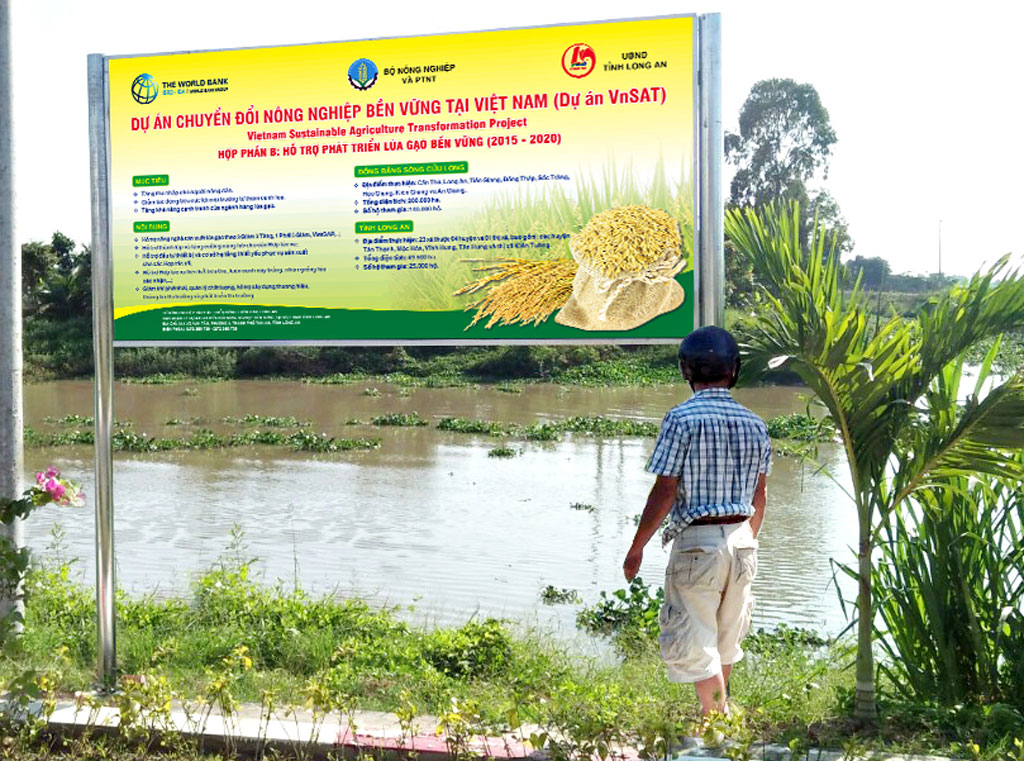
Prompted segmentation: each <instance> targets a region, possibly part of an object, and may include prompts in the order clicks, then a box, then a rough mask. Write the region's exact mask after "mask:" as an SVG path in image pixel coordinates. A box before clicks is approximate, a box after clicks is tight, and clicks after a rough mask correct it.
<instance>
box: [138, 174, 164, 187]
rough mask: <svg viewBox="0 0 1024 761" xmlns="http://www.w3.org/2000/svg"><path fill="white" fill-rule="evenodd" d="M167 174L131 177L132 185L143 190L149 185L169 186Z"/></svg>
mask: <svg viewBox="0 0 1024 761" xmlns="http://www.w3.org/2000/svg"><path fill="white" fill-rule="evenodd" d="M170 184H171V176H170V175H169V174H137V175H135V176H134V177H132V185H133V186H134V187H136V188H144V187H147V186H150V185H170Z"/></svg>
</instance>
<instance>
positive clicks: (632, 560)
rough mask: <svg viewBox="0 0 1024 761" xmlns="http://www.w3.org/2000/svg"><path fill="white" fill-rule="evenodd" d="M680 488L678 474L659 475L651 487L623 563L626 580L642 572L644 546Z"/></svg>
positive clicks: (666, 513)
mask: <svg viewBox="0 0 1024 761" xmlns="http://www.w3.org/2000/svg"><path fill="white" fill-rule="evenodd" d="M678 489H679V477H678V476H658V479H657V480H656V481H655V482H654V486H652V487H651V493H650V494H649V495H648V496H647V505H646V506H645V507H644V512H643V515H641V516H640V525H639V526H637V528H636V536H635V537H634V538H633V545H632V546H631V547H630V548H629V552H627V553H626V561H625V562H624V563H623V564H622V572H623V573H624V574H625V576H626V581H632V580H633V579H634V578H635V577H636V575H637V574H638V573H639V572H640V564H641V563H642V562H643V559H644V547H645V546H646V545H647V542H649V541H650V540H651V537H652V536H654V533H655V532H656V531H657V530H658V526H660V525H661V522H662V521H663V520H665V516H666V515H668V513H669V510H671V509H672V504H673V503H674V502H675V501H676V491H677V490H678Z"/></svg>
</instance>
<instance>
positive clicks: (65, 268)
mask: <svg viewBox="0 0 1024 761" xmlns="http://www.w3.org/2000/svg"><path fill="white" fill-rule="evenodd" d="M76 249H77V244H76V243H75V241H73V240H72V239H71V238H69V237H68V236H66V235H64V234H63V233H61V232H59V231H58V232H55V233H54V234H53V237H52V238H51V240H50V242H49V243H42V242H40V241H30V242H29V243H25V244H23V245H22V247H21V254H22V259H21V262H22V264H21V272H22V289H23V299H24V309H25V312H26V313H28V314H33V313H36V312H39V313H41V314H46V315H48V316H50V317H53V318H55V319H67V318H69V317H73V316H81V315H83V314H84V315H88V314H89V312H90V311H91V309H92V252H91V251H90V250H89V247H88V246H82V248H81V250H76Z"/></svg>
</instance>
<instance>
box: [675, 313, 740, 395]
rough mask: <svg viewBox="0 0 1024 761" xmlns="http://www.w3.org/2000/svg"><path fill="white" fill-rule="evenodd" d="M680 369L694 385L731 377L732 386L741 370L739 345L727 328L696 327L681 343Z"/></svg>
mask: <svg viewBox="0 0 1024 761" xmlns="http://www.w3.org/2000/svg"><path fill="white" fill-rule="evenodd" d="M679 369H680V371H681V372H682V373H683V377H684V378H685V379H686V380H687V382H689V384H690V385H691V386H692V385H693V384H694V383H716V382H718V381H721V380H725V379H726V378H729V379H730V383H729V388H732V387H733V386H735V385H736V378H737V377H738V376H739V374H740V347H739V345H738V344H737V343H736V339H735V338H733V337H732V334H731V333H730V332H729V331H728V330H725V329H723V328H718V327H715V326H714V325H708V326H707V327H704V328H697V330H695V331H693V332H692V333H690V335H688V336H687V337H686V338H684V339H683V341H682V343H680V344H679Z"/></svg>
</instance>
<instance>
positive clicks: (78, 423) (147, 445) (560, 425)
mask: <svg viewBox="0 0 1024 761" xmlns="http://www.w3.org/2000/svg"><path fill="white" fill-rule="evenodd" d="M44 422H45V423H47V424H48V425H50V426H52V427H53V428H54V429H53V430H36V429H35V428H32V427H29V426H26V427H25V434H24V436H25V446H27V447H60V446H75V445H83V446H91V445H92V444H93V429H92V418H90V417H84V416H81V415H65V416H64V417H61V418H46V419H44ZM208 422H209V421H208V420H206V419H205V418H192V419H190V420H179V419H176V418H175V419H171V420H168V421H166V422H165V425H166V426H168V427H184V428H191V429H192V430H191V432H190V433H189V435H188V436H153V435H150V434H148V433H139V432H137V431H136V430H135V427H134V424H133V423H132V422H131V421H125V420H121V421H116V422H115V428H114V432H113V435H112V441H113V446H114V451H117V452H169V451H180V450H204V449H221V448H232V447H244V446H256V445H260V446H287V447H291V448H292V449H294V450H296V451H304V452H343V451H349V450H353V449H377V448H379V447H380V439H376V438H365V437H360V438H333V437H331V436H328V435H327V434H325V433H319V434H316V433H312V432H311V431H310V430H309V429H310V428H311V427H312V425H313V423H312V422H311V421H309V420H299V419H298V418H296V417H294V416H280V417H279V416H267V415H256V414H248V415H243V416H242V417H224V418H221V421H220V422H221V423H223V424H225V425H229V426H235V427H240V428H243V429H244V430H242V431H239V432H236V433H228V434H223V433H217V432H215V431H213V430H210V429H209V428H206V427H201V426H205V425H207V424H208ZM345 424H346V425H366V424H367V423H366V422H364V421H362V420H359V419H357V418H351V419H349V420H347V421H346V423H345ZM369 424H370V425H375V426H378V427H414V428H422V427H427V426H429V425H430V421H429V420H427V419H426V418H424V417H423V416H422V415H420V414H419V413H418V412H408V413H405V412H402V413H399V412H392V413H386V414H383V415H377V416H375V417H373V418H371V420H370V421H369ZM768 425H769V431H770V432H772V435H773V436H778V437H788V438H793V439H795V440H798V441H814V442H817V441H830V440H831V439H832V437H833V435H834V434H833V432H832V430H831V428H829V426H828V425H827V423H825V422H823V421H813V420H811V419H810V418H807V417H806V416H800V415H789V416H782V417H779V418H773V419H771V420H769V421H768ZM196 426H200V427H196ZM434 427H435V428H436V429H437V430H439V431H450V432H454V433H471V434H484V435H487V436H493V437H510V438H521V439H525V440H526V441H558V440H559V439H561V438H562V436H564V435H565V434H566V433H570V434H580V435H586V436H596V437H600V438H618V437H634V436H639V437H646V438H653V437H655V436H657V435H658V428H659V426H658V424H657V423H652V422H650V421H646V420H623V419H614V418H605V417H599V416H588V417H581V416H575V417H570V418H564V419H562V420H553V421H546V422H536V423H528V424H520V423H503V422H496V421H490V420H470V419H467V418H442V419H441V420H439V421H438V422H437V423H436V425H435V426H434ZM282 429H283V430H282ZM289 429H295V430H289ZM507 449H508V448H507V447H498V448H497V451H501V452H504V451H506V450H507ZM777 449H778V450H779V452H780V453H783V454H785V453H789V451H790V450H789V448H787V446H786V445H785V444H784V443H780V444H779V445H777ZM492 456H494V457H507V456H511V455H507V454H497V455H492Z"/></svg>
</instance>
